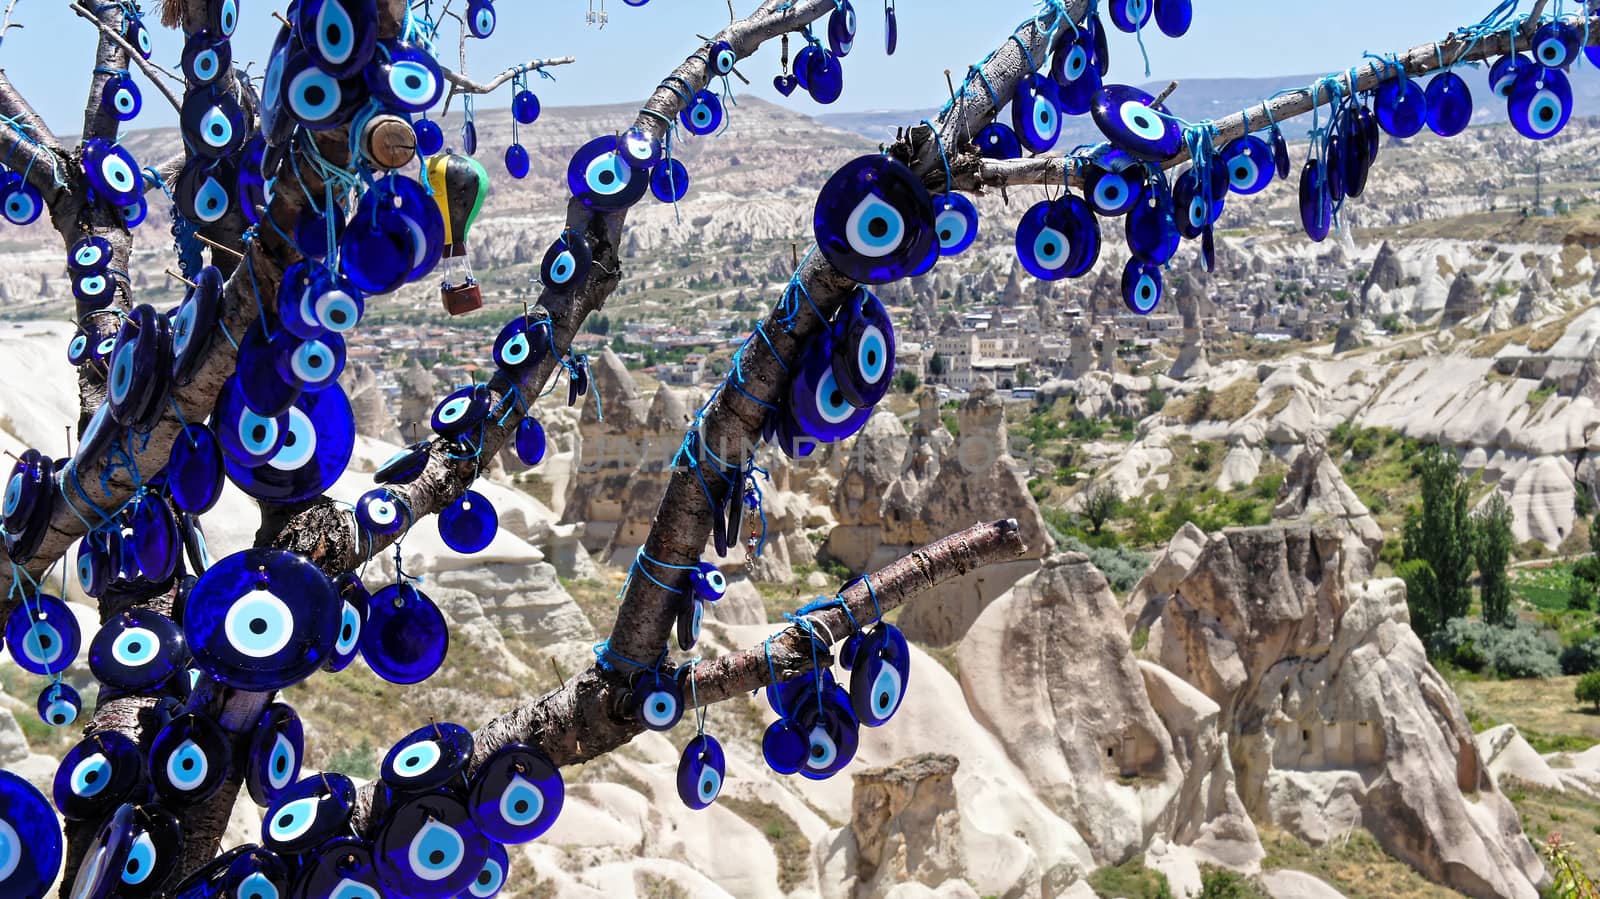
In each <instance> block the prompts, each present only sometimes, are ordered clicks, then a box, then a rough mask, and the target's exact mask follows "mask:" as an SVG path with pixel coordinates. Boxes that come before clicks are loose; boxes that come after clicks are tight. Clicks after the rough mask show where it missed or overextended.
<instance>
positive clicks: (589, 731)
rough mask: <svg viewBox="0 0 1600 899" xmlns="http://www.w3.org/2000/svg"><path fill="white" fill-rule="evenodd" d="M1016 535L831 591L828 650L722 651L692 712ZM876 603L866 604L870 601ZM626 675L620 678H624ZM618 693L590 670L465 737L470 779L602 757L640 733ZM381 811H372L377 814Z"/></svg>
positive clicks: (804, 644) (825, 630)
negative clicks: (483, 769) (529, 752)
mask: <svg viewBox="0 0 1600 899" xmlns="http://www.w3.org/2000/svg"><path fill="white" fill-rule="evenodd" d="M1023 551H1024V546H1023V543H1022V535H1021V532H1020V530H1019V529H1018V527H1017V522H1016V521H1015V520H1014V519H1006V520H1004V521H995V522H988V523H984V524H975V525H973V526H971V527H969V528H966V529H965V530H962V531H958V532H956V533H954V534H951V535H950V536H948V537H945V538H944V539H942V540H938V541H935V542H933V543H930V544H928V545H927V546H924V547H923V548H921V549H918V550H915V551H913V552H911V553H909V554H908V555H906V556H904V557H903V558H900V559H898V560H896V561H894V562H892V563H890V564H889V565H887V566H885V567H884V568H883V569H881V570H879V571H876V572H874V573H873V574H872V575H871V576H870V579H871V582H872V587H871V589H870V590H869V589H868V587H867V585H866V584H865V583H864V582H860V581H858V582H856V583H854V584H852V585H851V586H849V587H847V588H845V589H844V590H842V591H840V594H839V595H840V597H841V598H842V599H843V600H844V601H845V603H846V605H847V606H848V607H849V612H848V613H846V612H845V611H844V610H842V609H837V608H833V609H828V610H826V611H823V612H819V613H816V614H815V615H813V616H812V619H813V621H814V622H815V623H816V629H815V632H816V633H817V634H818V635H819V637H821V636H823V635H827V636H828V637H831V641H830V644H829V645H828V646H822V647H819V650H820V651H819V652H818V653H817V654H815V655H813V653H812V638H811V637H810V636H809V635H808V634H807V633H806V632H805V631H804V630H802V629H801V628H799V627H796V626H793V625H791V626H789V627H787V628H785V629H784V630H782V631H779V632H778V633H777V634H775V635H774V636H773V637H772V638H771V640H769V641H766V642H763V643H761V644H758V645H756V646H754V647H751V648H749V649H746V650H742V651H740V652H736V653H731V654H729V655H725V656H722V657H720V658H717V659H715V660H712V661H709V662H703V663H700V664H698V665H697V666H696V667H695V669H694V689H695V694H696V696H697V697H698V698H699V701H700V704H701V705H712V704H715V703H718V702H722V701H724V700H727V699H733V698H735V697H738V696H743V695H745V694H748V693H749V692H750V691H752V690H758V689H760V688H762V687H764V686H766V685H767V684H770V683H772V682H773V674H776V675H777V680H778V681H779V682H782V681H787V680H792V679H793V678H795V677H797V676H799V675H801V674H803V673H805V672H807V671H810V670H812V667H813V664H814V663H821V664H823V665H831V664H832V663H833V658H832V656H831V653H830V647H831V643H836V642H838V641H839V640H842V639H844V638H845V637H846V636H848V635H849V634H850V632H851V630H852V622H853V621H876V620H877V619H878V617H879V615H880V614H882V613H885V612H889V611H891V610H893V609H896V608H899V607H900V606H901V605H904V604H905V603H907V602H910V601H912V600H914V599H915V598H916V597H917V596H919V595H921V594H922V593H924V592H926V591H927V590H930V589H932V588H934V587H937V586H938V585H940V584H942V583H944V582H946V581H949V580H951V579H953V578H957V577H960V576H961V575H963V574H966V573H967V572H969V571H974V570H976V569H978V568H982V567H984V566H985V565H991V564H994V563H996V562H1002V561H1007V560H1010V559H1015V558H1016V557H1018V556H1020V555H1022V553H1023ZM874 597H876V598H874ZM625 673H626V672H625ZM624 690H625V688H624V687H623V686H622V685H620V684H618V683H617V682H616V681H615V680H612V679H609V678H606V677H604V676H602V674H601V673H600V672H599V671H597V670H596V669H594V668H590V669H589V670H587V671H585V672H583V673H582V674H579V675H578V676H577V677H575V678H573V679H572V680H569V681H567V682H566V684H564V685H563V686H561V687H559V688H557V689H555V690H552V691H550V692H549V693H546V694H545V695H543V696H540V697H539V698H537V699H534V700H531V701H528V702H525V703H523V704H522V705H519V706H517V707H516V708H515V709H512V710H511V711H509V712H507V713H505V714H504V715H501V716H500V717H498V718H495V719H494V720H493V721H490V722H489V723H488V724H486V725H484V726H483V727H482V728H480V729H479V730H478V731H477V732H476V733H475V734H474V738H473V742H474V746H473V753H472V762H471V764H470V766H469V767H468V772H469V774H470V772H472V771H475V770H476V769H477V768H478V766H479V765H482V764H483V763H484V762H485V761H486V760H487V759H488V758H489V756H491V755H493V754H494V753H495V751H496V750H498V749H500V748H501V747H503V746H506V745H509V744H511V743H526V744H529V745H536V746H539V747H541V748H542V749H543V750H544V751H545V753H546V754H548V755H549V756H550V759H551V761H553V762H555V763H556V764H557V765H575V764H578V763H580V762H585V761H588V760H590V759H593V758H597V757H599V756H601V755H604V754H606V753H608V752H610V751H612V750H614V749H616V748H617V747H619V746H621V745H623V744H624V743H627V742H628V741H629V740H632V739H633V738H634V737H636V736H638V735H639V734H641V733H643V732H644V728H643V727H641V726H640V725H639V724H638V723H637V722H635V721H634V719H633V718H632V717H629V716H625V715H619V714H616V712H615V710H616V709H617V708H618V706H619V705H620V704H621V701H622V693H623V691H624ZM373 796H374V790H373V788H372V787H371V786H368V787H366V788H364V789H363V790H362V791H361V795H360V798H359V800H358V802H357V813H356V817H355V819H354V821H353V824H354V826H355V829H356V831H357V832H358V833H362V832H365V831H366V830H367V829H369V828H370V826H371V825H372V823H373V822H374V820H375V816H374V814H373V812H374V811H375V810H374V809H373V808H372V802H373ZM378 811H381V810H378Z"/></svg>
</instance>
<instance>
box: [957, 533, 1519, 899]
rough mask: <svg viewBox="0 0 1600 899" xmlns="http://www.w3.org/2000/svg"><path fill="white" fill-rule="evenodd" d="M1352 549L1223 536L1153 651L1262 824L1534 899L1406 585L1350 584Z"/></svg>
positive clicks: (1176, 596) (1449, 880) (1498, 796)
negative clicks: (1222, 742) (1205, 709)
mask: <svg viewBox="0 0 1600 899" xmlns="http://www.w3.org/2000/svg"><path fill="white" fill-rule="evenodd" d="M1344 547H1345V541H1344V540H1343V539H1342V537H1341V535H1340V534H1339V533H1338V532H1337V531H1335V530H1333V529H1331V528H1328V527H1324V526H1314V527H1307V526H1292V527H1285V526H1281V525H1273V526H1267V527H1255V528H1233V529H1229V530H1226V531H1223V532H1222V533H1220V534H1217V535H1213V536H1212V537H1211V539H1210V541H1209V542H1208V543H1207V544H1206V546H1205V548H1204V549H1203V550H1202V551H1201V553H1200V556H1199V558H1197V559H1196V560H1195V563H1194V565H1193V567H1192V568H1191V570H1190V571H1189V573H1188V575H1186V576H1185V577H1184V578H1183V580H1182V581H1181V582H1179V584H1178V587H1177V589H1176V590H1175V592H1174V593H1173V595H1172V597H1171V598H1170V599H1169V600H1168V601H1167V602H1166V603H1165V604H1164V605H1163V606H1162V608H1161V614H1160V617H1159V619H1158V620H1157V621H1156V623H1155V624H1154V625H1152V627H1151V629H1150V634H1149V642H1148V644H1147V646H1146V649H1145V653H1146V654H1147V655H1149V656H1151V657H1154V658H1155V659H1156V660H1157V661H1158V662H1159V663H1160V665H1161V666H1162V667H1163V668H1165V669H1166V670H1168V671H1170V672H1172V673H1174V674H1176V675H1178V676H1179V677H1180V678H1182V679H1183V681H1185V682H1187V683H1188V684H1190V685H1193V686H1194V687H1196V688H1198V689H1199V690H1200V691H1201V692H1202V693H1204V694H1205V695H1206V696H1207V697H1209V698H1210V699H1211V700H1212V701H1213V702H1215V703H1216V704H1217V705H1218V706H1219V707H1220V708H1221V710H1222V711H1221V719H1220V727H1221V728H1222V729H1223V730H1224V731H1226V732H1227V733H1228V746H1229V751H1230V755H1231V758H1232V764H1233V770H1234V773H1235V775H1236V777H1237V786H1238V795H1239V797H1240V798H1241V799H1242V800H1243V801H1244V804H1245V806H1246V807H1247V808H1248V809H1249V811H1250V814H1251V817H1252V818H1253V819H1254V820H1256V821H1258V822H1267V823H1271V824H1272V825H1274V826H1276V827H1281V828H1283V829H1285V830H1288V831H1289V832H1291V833H1293V834H1295V835H1296V836H1299V837H1300V838H1301V839H1304V840H1306V841H1308V842H1310V843H1312V844H1322V843H1325V842H1328V841H1330V840H1334V839H1338V838H1340V837H1342V836H1343V835H1344V834H1346V833H1348V832H1349V831H1350V830H1352V829H1353V828H1357V827H1361V828H1365V829H1367V830H1369V831H1371V832H1372V834H1373V835H1374V836H1375V837H1376V838H1377V839H1378V841H1379V843H1380V844H1382V846H1383V847H1384V849H1385V850H1386V851H1387V852H1388V853H1389V854H1391V855H1393V856H1395V857H1396V858H1399V859H1400V860H1402V861H1404V862H1406V863H1408V864H1410V865H1411V866H1412V867H1414V868H1416V869H1417V870H1418V871H1420V872H1421V873H1422V874H1424V875H1425V876H1427V877H1428V878H1429V879H1430V880H1433V881H1435V882H1438V883H1441V884H1444V885H1446V886H1449V887H1451V888H1453V889H1457V890H1460V891H1462V892H1464V893H1466V894H1468V895H1470V896H1475V897H1511V899H1535V897H1536V896H1538V895H1539V888H1540V887H1541V886H1542V885H1544V884H1546V883H1548V875H1547V874H1546V872H1545V870H1544V867H1543V865H1542V864H1541V863H1540V861H1539V857H1538V854H1537V853H1535V852H1534V849H1533V847H1532V845H1531V844H1529V842H1528V840H1527V838H1526V837H1525V836H1523V833H1522V826H1521V822H1520V820H1519V819H1518V817H1517V811H1516V809H1515V808H1514V807H1513V806H1512V804H1511V802H1510V801H1509V800H1507V799H1506V797H1505V795H1504V794H1502V793H1500V792H1499V791H1498V790H1497V789H1496V788H1495V785H1494V783H1493V781H1492V779H1491V778H1490V777H1489V774H1488V771H1487V770H1486V769H1485V767H1484V764H1483V761H1482V759H1481V758H1480V757H1479V754H1478V750H1477V746H1476V744H1475V742H1474V740H1473V734H1472V728H1471V727H1470V726H1469V725H1468V724H1467V720H1466V717H1465V715H1464V714H1463V713H1462V711H1461V704H1460V702H1459V701H1458V700H1457V699H1456V697H1455V694H1454V693H1452V692H1451V691H1450V687H1449V685H1448V684H1447V683H1446V682H1445V680H1444V678H1442V677H1440V676H1439V673H1438V672H1437V671H1435V670H1434V669H1433V667H1432V666H1431V665H1429V664H1428V659H1427V655H1426V653H1425V652H1424V651H1423V647H1422V642H1421V641H1420V640H1419V639H1418V638H1417V636H1416V634H1415V633H1414V632H1413V631H1412V630H1411V627H1410V619H1409V614H1408V611H1407V607H1406V598H1405V585H1404V583H1403V582H1401V581H1399V580H1397V579H1384V580H1373V581H1368V582H1366V583H1364V584H1360V585H1350V584H1347V583H1346V581H1345V578H1344V575H1343V571H1344V569H1345V567H1346V566H1345V564H1344V560H1343V558H1342V556H1343V554H1344ZM1057 633H1059V632H1057ZM963 667H965V666H963ZM1097 695H1101V694H1097Z"/></svg>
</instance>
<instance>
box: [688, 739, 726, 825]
mask: <svg viewBox="0 0 1600 899" xmlns="http://www.w3.org/2000/svg"><path fill="white" fill-rule="evenodd" d="M727 770H728V761H727V757H726V756H724V755H723V752H722V744H720V743H718V742H717V739H716V737H713V736H710V735H708V734H700V735H699V736H696V737H695V738H694V739H692V740H690V741H689V743H688V745H686V746H684V747H683V755H682V756H680V757H679V758H678V798H679V799H682V800H683V804H684V805H687V806H688V807H689V808H692V809H703V808H706V807H708V806H710V805H711V803H713V802H716V801H717V794H719V793H721V792H722V778H723V777H724V776H725V775H726V774H727Z"/></svg>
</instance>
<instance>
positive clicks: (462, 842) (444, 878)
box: [372, 793, 489, 899]
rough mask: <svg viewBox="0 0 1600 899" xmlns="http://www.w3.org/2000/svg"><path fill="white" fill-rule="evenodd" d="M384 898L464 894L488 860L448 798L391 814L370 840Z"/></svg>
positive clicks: (484, 840) (427, 799) (438, 796)
mask: <svg viewBox="0 0 1600 899" xmlns="http://www.w3.org/2000/svg"><path fill="white" fill-rule="evenodd" d="M372 849H373V856H374V862H375V870H376V871H377V874H378V879H379V880H380V881H382V883H383V885H384V887H385V892H386V893H387V894H388V895H392V896H414V897H417V899H425V897H434V899H444V897H452V896H456V895H457V894H459V893H461V892H462V891H463V890H466V889H467V887H469V886H470V885H471V884H472V882H473V881H474V880H476V879H477V877H478V872H480V871H482V870H483V863H484V862H485V861H487V860H488V858H489V839H488V837H485V836H484V835H483V833H482V832H481V831H479V830H478V828H477V827H475V826H473V824H472V820H471V818H470V817H469V816H468V814H467V809H466V806H465V805H464V804H463V803H462V802H461V800H460V799H458V798H456V797H455V796H453V795H450V794H448V793H429V794H425V795H422V796H416V797H413V798H411V799H408V800H406V801H405V802H403V803H400V804H399V805H398V806H396V807H395V808H393V809H391V810H390V811H389V814H388V818H387V820H386V821H385V822H384V824H383V826H382V827H380V828H379V829H378V832H377V833H376V835H374V837H373V840H372Z"/></svg>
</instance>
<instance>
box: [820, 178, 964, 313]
mask: <svg viewBox="0 0 1600 899" xmlns="http://www.w3.org/2000/svg"><path fill="white" fill-rule="evenodd" d="M812 231H813V234H814V235H815V237H816V240H817V247H818V248H819V249H820V250H821V251H822V255H823V256H824V257H825V258H826V259H827V260H828V262H829V263H830V264H831V265H832V266H833V267H834V268H836V269H838V270H839V271H840V272H841V273H843V274H844V275H845V276H847V277H849V278H850V279H852V280H854V281H859V282H861V283H863V284H886V283H888V282H890V281H896V280H899V279H900V278H903V277H905V276H907V275H909V274H912V273H914V272H917V271H922V270H926V268H927V267H928V266H929V265H931V263H932V260H934V259H937V257H938V253H939V241H938V237H937V235H936V234H935V231H934V209H933V199H932V197H930V196H929V195H928V190H927V188H925V187H923V185H922V179H920V178H918V177H917V176H916V175H915V174H913V173H912V172H911V170H910V169H909V168H907V167H906V166H905V165H903V164H902V163H899V162H897V161H895V160H892V159H889V158H887V157H884V156H878V155H869V156H861V157H857V158H856V159H853V160H851V161H850V162H848V163H846V164H845V165H844V166H842V167H840V169H839V170H838V171H836V172H834V173H833V175H832V176H831V177H830V178H829V179H828V181H827V183H825V184H824V185H823V186H822V190H821V191H820V192H819V193H818V195H817V204H816V208H815V210H814V212H813V216H812Z"/></svg>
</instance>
